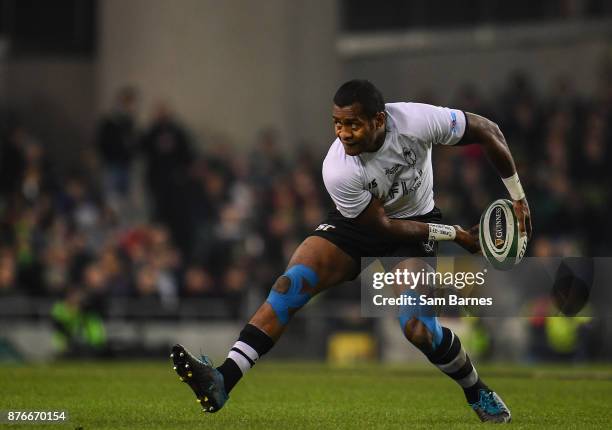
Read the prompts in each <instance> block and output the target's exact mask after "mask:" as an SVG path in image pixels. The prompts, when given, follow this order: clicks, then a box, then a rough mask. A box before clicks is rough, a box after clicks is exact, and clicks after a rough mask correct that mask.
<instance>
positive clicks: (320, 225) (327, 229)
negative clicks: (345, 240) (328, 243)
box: [315, 224, 336, 231]
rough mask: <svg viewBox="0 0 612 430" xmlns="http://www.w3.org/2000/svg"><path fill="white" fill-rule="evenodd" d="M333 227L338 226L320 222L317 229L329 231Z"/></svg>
mask: <svg viewBox="0 0 612 430" xmlns="http://www.w3.org/2000/svg"><path fill="white" fill-rule="evenodd" d="M332 228H336V226H335V225H331V224H319V226H318V227H317V228H316V229H315V231H329V230H330V229H332Z"/></svg>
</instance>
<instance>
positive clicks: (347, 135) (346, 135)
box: [338, 129, 353, 142]
mask: <svg viewBox="0 0 612 430" xmlns="http://www.w3.org/2000/svg"><path fill="white" fill-rule="evenodd" d="M338 138H339V139H340V140H341V141H343V142H345V141H350V140H351V139H352V138H353V133H352V132H351V131H349V130H344V129H343V130H340V131H339V132H338Z"/></svg>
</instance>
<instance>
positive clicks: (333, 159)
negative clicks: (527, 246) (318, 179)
mask: <svg viewBox="0 0 612 430" xmlns="http://www.w3.org/2000/svg"><path fill="white" fill-rule="evenodd" d="M323 182H324V183H325V188H326V189H327V192H328V193H329V196H330V197H331V198H332V200H333V202H334V204H335V205H336V209H338V211H339V212H340V213H341V214H342V216H344V217H345V218H351V219H354V220H355V222H356V223H358V224H360V225H362V226H364V227H366V228H368V229H369V230H370V231H371V232H372V234H376V235H379V236H382V237H384V238H388V239H389V240H394V241H406V242H423V241H426V240H430V239H433V240H438V241H439V240H453V241H455V242H456V243H457V244H459V245H460V246H462V247H463V248H465V249H467V250H468V251H470V252H472V253H475V252H478V251H479V250H480V246H479V244H478V232H477V231H476V232H474V231H473V230H469V231H466V230H464V229H462V228H461V227H459V226H450V225H444V224H431V223H424V222H418V221H410V220H401V219H392V218H389V217H388V216H387V214H386V212H385V209H384V206H383V202H382V201H381V200H380V199H378V198H377V197H376V196H375V195H373V194H372V193H370V192H369V191H368V190H367V189H366V188H367V183H366V182H367V181H366V179H365V176H364V174H363V171H362V169H361V167H360V165H359V163H358V162H357V161H356V159H354V158H352V157H346V156H345V155H344V152H343V149H342V147H341V146H339V144H338V142H335V143H334V145H332V147H331V148H330V151H329V153H328V155H327V157H325V160H324V161H323Z"/></svg>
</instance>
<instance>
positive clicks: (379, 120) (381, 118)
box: [374, 112, 387, 128]
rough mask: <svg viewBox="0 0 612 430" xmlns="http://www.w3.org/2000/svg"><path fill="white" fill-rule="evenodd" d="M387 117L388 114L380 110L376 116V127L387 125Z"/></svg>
mask: <svg viewBox="0 0 612 430" xmlns="http://www.w3.org/2000/svg"><path fill="white" fill-rule="evenodd" d="M385 118H387V114H386V113H384V112H378V113H377V114H376V116H375V117H374V120H375V121H376V128H381V127H384V126H385Z"/></svg>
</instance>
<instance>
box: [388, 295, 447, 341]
mask: <svg viewBox="0 0 612 430" xmlns="http://www.w3.org/2000/svg"><path fill="white" fill-rule="evenodd" d="M400 297H414V299H415V303H416V304H415V305H413V306H410V305H402V306H400V310H399V315H398V320H399V323H400V328H401V329H402V331H404V328H405V327H406V324H407V323H408V321H409V320H410V319H411V318H413V317H414V318H416V319H417V320H419V321H421V322H422V323H423V325H424V326H425V327H426V328H427V330H428V331H429V332H430V333H431V338H432V346H433V349H434V350H435V349H436V348H437V347H438V345H440V342H442V326H441V325H440V322H439V321H438V317H436V316H435V315H434V312H433V310H432V309H431V307H430V306H429V305H421V304H419V294H418V293H417V292H416V291H414V290H410V291H406V292H404V293H402V294H401V296H400Z"/></svg>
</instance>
